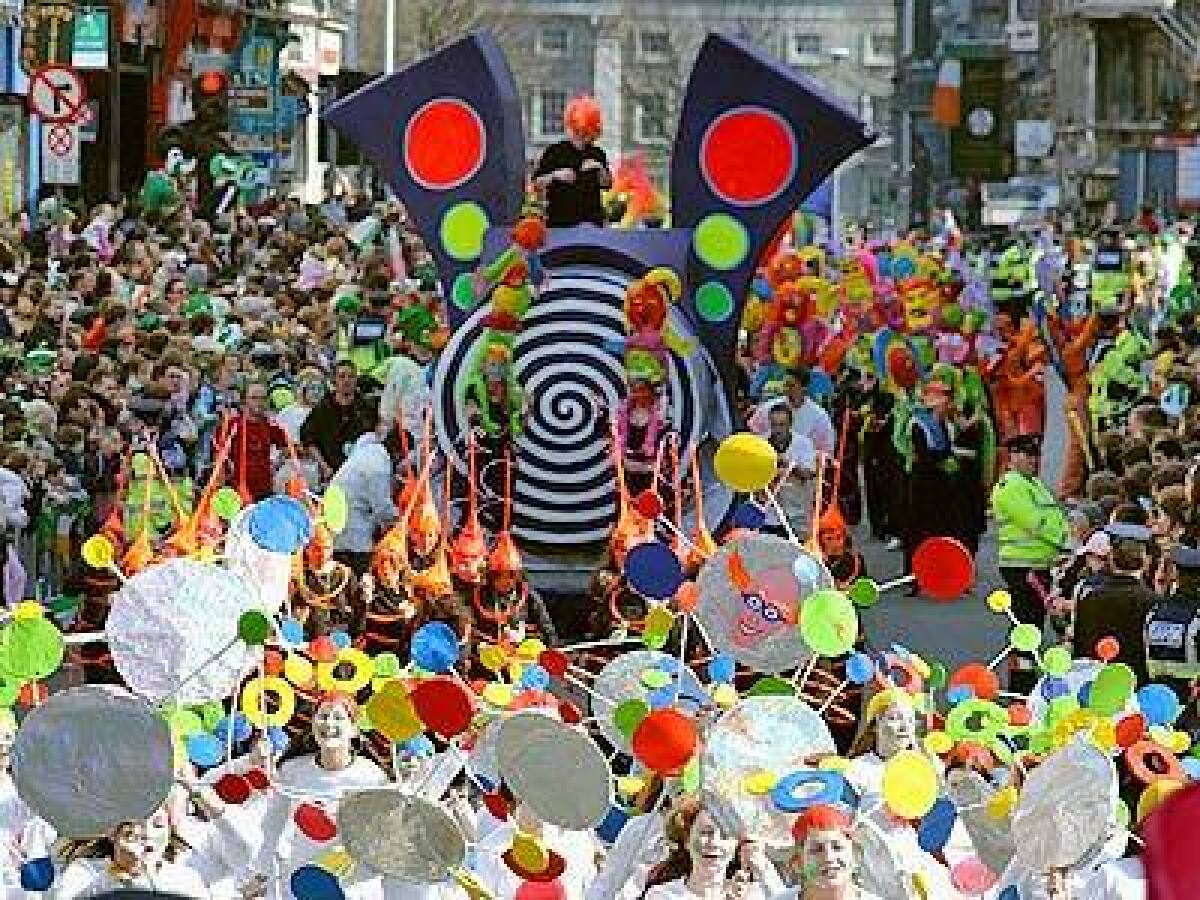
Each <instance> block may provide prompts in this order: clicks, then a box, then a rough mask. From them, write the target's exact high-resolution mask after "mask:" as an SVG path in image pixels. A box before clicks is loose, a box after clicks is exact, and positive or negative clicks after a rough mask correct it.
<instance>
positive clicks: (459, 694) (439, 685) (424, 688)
mask: <svg viewBox="0 0 1200 900" xmlns="http://www.w3.org/2000/svg"><path fill="white" fill-rule="evenodd" d="M409 698H410V699H411V700H412V704H413V708H414V709H415V710H416V711H417V716H418V717H419V718H420V719H421V721H422V722H424V723H425V727H426V728H427V729H428V730H430V731H432V732H433V733H434V734H440V735H441V736H442V737H444V738H452V737H455V736H457V735H460V734H462V733H463V732H465V731H466V730H467V729H468V728H470V727H471V717H472V716H473V715H474V714H475V710H474V708H473V707H472V705H471V697H470V695H469V694H468V693H467V690H466V688H464V687H463V686H462V685H461V684H459V683H458V682H457V681H454V680H452V679H449V678H430V679H428V680H426V681H420V682H418V683H417V685H416V686H415V687H414V688H413V689H412V692H411V693H410V694H409Z"/></svg>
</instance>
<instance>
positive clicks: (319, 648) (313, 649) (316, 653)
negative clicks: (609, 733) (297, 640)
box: [308, 635, 338, 663]
mask: <svg viewBox="0 0 1200 900" xmlns="http://www.w3.org/2000/svg"><path fill="white" fill-rule="evenodd" d="M337 653H338V650H337V645H336V644H334V642H333V640H332V639H330V638H329V637H326V636H325V635H321V636H320V637H317V638H313V639H312V641H310V642H309V645H308V655H309V656H311V657H312V658H313V661H314V662H319V663H332V662H335V661H336V660H337Z"/></svg>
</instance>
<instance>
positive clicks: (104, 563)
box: [79, 534, 116, 569]
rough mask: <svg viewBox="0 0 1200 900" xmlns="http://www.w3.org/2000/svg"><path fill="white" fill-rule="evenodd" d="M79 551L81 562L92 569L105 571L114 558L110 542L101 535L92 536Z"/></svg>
mask: <svg viewBox="0 0 1200 900" xmlns="http://www.w3.org/2000/svg"><path fill="white" fill-rule="evenodd" d="M79 549H80V554H81V555H82V556H83V561H84V562H85V563H87V564H88V565H89V566H91V567H92V568H93V569H107V568H108V567H109V566H111V565H112V564H113V559H114V558H115V556H116V551H115V550H114V549H113V545H112V541H110V540H109V539H108V538H107V537H105V536H104V535H102V534H93V535H92V536H91V537H90V538H88V539H87V540H86V541H84V542H83V546H82V547H80V548H79Z"/></svg>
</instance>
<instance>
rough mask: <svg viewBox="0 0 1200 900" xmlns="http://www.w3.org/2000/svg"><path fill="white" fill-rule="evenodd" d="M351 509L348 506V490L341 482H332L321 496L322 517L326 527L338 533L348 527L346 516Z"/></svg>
mask: <svg viewBox="0 0 1200 900" xmlns="http://www.w3.org/2000/svg"><path fill="white" fill-rule="evenodd" d="M348 515H349V509H348V508H347V506H346V492H345V491H344V490H342V486H341V485H339V484H331V485H330V486H329V487H328V488H327V489H326V491H325V496H323V497H322V498H321V518H322V519H323V520H324V521H325V527H326V528H328V529H329V530H330V531H332V532H333V533H334V534H338V533H340V532H341V531H342V529H343V528H345V527H346V517H347V516H348Z"/></svg>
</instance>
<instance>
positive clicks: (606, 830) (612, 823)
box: [596, 806, 629, 844]
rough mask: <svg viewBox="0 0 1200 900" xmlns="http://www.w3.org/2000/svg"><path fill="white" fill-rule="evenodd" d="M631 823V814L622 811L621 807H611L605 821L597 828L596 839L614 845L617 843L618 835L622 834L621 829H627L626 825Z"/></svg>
mask: <svg viewBox="0 0 1200 900" xmlns="http://www.w3.org/2000/svg"><path fill="white" fill-rule="evenodd" d="M628 821H629V813H627V812H625V810H623V809H621V807H619V806H610V807H609V808H608V812H607V813H606V814H605V816H604V819H603V820H602V821H601V822H600V824H599V825H597V826H596V837H598V838H600V840H602V841H604V843H606V844H612V843H614V842H615V841H616V839H617V835H619V834H620V833H621V829H622V828H624V827H625V823H626V822H628Z"/></svg>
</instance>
